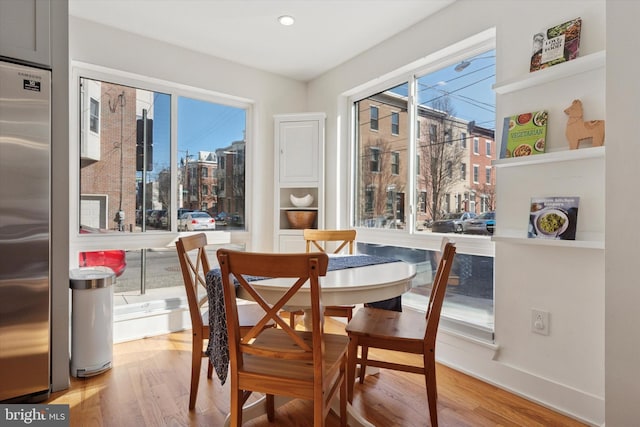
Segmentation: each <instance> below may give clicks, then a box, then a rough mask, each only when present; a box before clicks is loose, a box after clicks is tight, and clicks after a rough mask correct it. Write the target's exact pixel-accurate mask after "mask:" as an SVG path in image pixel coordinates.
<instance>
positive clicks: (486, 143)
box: [484, 139, 491, 157]
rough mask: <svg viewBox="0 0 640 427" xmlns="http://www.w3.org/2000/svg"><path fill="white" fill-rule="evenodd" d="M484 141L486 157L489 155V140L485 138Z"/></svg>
mask: <svg viewBox="0 0 640 427" xmlns="http://www.w3.org/2000/svg"><path fill="white" fill-rule="evenodd" d="M484 142H485V150H486V152H487V153H486V154H487V157H491V141H490V140H488V139H486V140H485V141H484Z"/></svg>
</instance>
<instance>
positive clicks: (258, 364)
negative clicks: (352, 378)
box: [240, 328, 349, 398]
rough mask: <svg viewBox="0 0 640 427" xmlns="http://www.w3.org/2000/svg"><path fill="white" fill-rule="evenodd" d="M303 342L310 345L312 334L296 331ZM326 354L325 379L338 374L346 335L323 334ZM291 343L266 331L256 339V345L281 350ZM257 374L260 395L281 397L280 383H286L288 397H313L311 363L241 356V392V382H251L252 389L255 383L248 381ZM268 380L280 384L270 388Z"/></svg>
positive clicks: (276, 331)
mask: <svg viewBox="0 0 640 427" xmlns="http://www.w3.org/2000/svg"><path fill="white" fill-rule="evenodd" d="M297 335H298V336H300V337H301V338H302V339H303V340H304V341H305V342H307V343H309V344H311V342H312V338H311V332H307V331H297ZM324 339H325V341H324V342H325V353H324V370H325V373H326V374H327V375H329V376H330V377H333V376H335V375H337V374H338V371H339V369H340V361H341V359H342V358H343V357H344V356H345V354H346V352H347V345H348V342H349V338H347V336H345V335H334V334H325V335H324ZM289 343H291V338H290V337H288V336H287V335H286V334H285V333H284V332H283V331H282V330H281V329H276V328H273V329H269V330H266V331H264V332H263V333H262V334H260V336H259V337H258V338H257V339H256V341H255V344H256V345H259V346H261V347H262V346H266V347H273V348H278V347H279V348H282V346H287V345H288V344H289ZM252 373H256V374H258V373H259V374H260V376H261V377H265V376H266V378H267V379H262V380H261V382H260V385H259V388H260V389H261V390H255V389H254V390H255V391H261V392H263V393H274V394H280V393H282V392H281V390H282V381H283V379H288V380H289V383H290V385H291V387H290V388H289V391H288V393H287V395H288V396H292V397H299V398H310V397H312V396H313V382H312V379H313V377H314V370H313V363H312V362H311V361H310V360H288V359H279V360H274V359H270V358H264V357H260V356H256V355H249V354H245V355H244V356H243V374H242V375H241V376H240V385H241V388H242V383H243V378H247V379H248V381H251V384H252V385H253V386H254V387H255V386H256V383H255V380H254V379H252V378H251V374H252ZM269 376H273V377H274V378H275V379H277V382H278V383H279V385H278V387H277V388H276V389H273V388H271V387H270V384H271V383H272V381H270V380H268V377H269Z"/></svg>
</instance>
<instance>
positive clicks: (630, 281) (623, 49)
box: [605, 0, 640, 427]
mask: <svg viewBox="0 0 640 427" xmlns="http://www.w3.org/2000/svg"><path fill="white" fill-rule="evenodd" d="M606 15H607V130H606V132H607V135H606V139H607V159H606V188H607V207H608V209H607V215H606V227H607V236H606V247H607V251H606V255H605V261H606V266H607V268H606V282H607V286H606V291H605V301H606V303H605V312H606V316H605V324H606V328H605V334H606V335H605V336H606V340H605V361H606V365H605V371H606V387H605V390H606V397H607V400H606V415H607V416H606V421H607V427H617V426H633V425H638V423H639V421H638V419H639V418H640V416H639V414H640V408H639V407H638V397H639V396H640V366H639V365H638V361H640V339H639V337H640V332H639V331H640V315H639V313H638V312H639V310H638V303H639V302H640V286H638V253H639V251H638V242H639V241H640V230H638V228H637V227H634V226H630V224H633V223H634V217H635V212H638V210H639V209H640V200H639V198H638V194H637V189H636V187H637V183H638V182H640V168H639V167H638V159H640V144H639V143H638V141H637V135H638V117H637V114H638V94H640V79H638V67H637V66H638V65H639V62H640V61H639V60H638V57H637V55H635V52H636V51H637V49H638V46H637V45H638V40H640V29H639V28H638V25H637V21H638V17H639V16H640V3H639V2H631V1H624V0H607V11H606Z"/></svg>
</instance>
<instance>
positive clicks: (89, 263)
mask: <svg viewBox="0 0 640 427" xmlns="http://www.w3.org/2000/svg"><path fill="white" fill-rule="evenodd" d="M99 232H100V230H98V229H97V228H93V227H88V226H86V225H82V226H80V234H88V233H99ZM78 266H79V267H109V268H110V269H111V270H113V272H114V273H115V275H116V277H118V276H121V275H122V273H124V270H125V268H126V267H127V254H126V253H125V251H123V250H119V249H113V250H107V251H90V252H80V253H79V254H78Z"/></svg>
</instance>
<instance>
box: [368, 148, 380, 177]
mask: <svg viewBox="0 0 640 427" xmlns="http://www.w3.org/2000/svg"><path fill="white" fill-rule="evenodd" d="M369 171H370V172H380V149H379V148H375V147H371V148H369Z"/></svg>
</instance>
